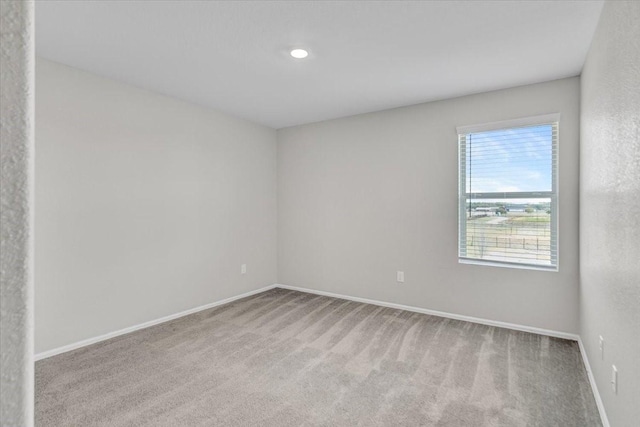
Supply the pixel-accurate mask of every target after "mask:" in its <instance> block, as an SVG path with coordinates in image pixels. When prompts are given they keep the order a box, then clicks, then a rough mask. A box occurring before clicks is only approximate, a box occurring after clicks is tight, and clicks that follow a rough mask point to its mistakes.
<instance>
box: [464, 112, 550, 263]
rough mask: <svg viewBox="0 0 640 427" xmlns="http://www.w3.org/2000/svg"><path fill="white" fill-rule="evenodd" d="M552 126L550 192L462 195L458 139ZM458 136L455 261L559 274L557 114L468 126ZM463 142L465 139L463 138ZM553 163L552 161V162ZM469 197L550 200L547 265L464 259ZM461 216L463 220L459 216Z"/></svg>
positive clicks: (465, 193)
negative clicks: (549, 258)
mask: <svg viewBox="0 0 640 427" xmlns="http://www.w3.org/2000/svg"><path fill="white" fill-rule="evenodd" d="M545 124H553V125H555V126H556V129H557V133H556V138H555V140H553V141H552V150H556V157H555V163H553V164H552V166H551V191H545V192H538V191H536V192H533V191H532V192H518V193H515V192H511V193H467V192H466V185H467V179H466V157H464V154H463V151H462V141H461V137H462V136H464V137H465V138H466V135H468V134H471V133H477V132H488V131H494V130H502V129H510V128H518V127H524V126H536V125H545ZM456 130H457V133H458V262H459V263H462V264H477V265H489V266H494V267H509V268H522V269H528V270H543V271H559V265H560V262H559V250H558V249H559V247H560V236H559V233H558V218H559V203H558V169H559V163H560V156H559V155H560V153H559V145H560V143H559V141H560V114H559V113H553V114H545V115H540V116H532V117H523V118H518V119H513V120H503V121H499V122H491V123H483V124H477V125H469V126H458V127H456ZM465 143H466V139H465ZM552 162H553V161H552ZM471 194H475V195H480V196H482V197H481V198H487V199H491V198H494V199H524V198H540V197H545V198H549V199H550V200H551V218H550V224H549V225H550V227H551V230H550V231H551V236H554V237H555V239H553V238H552V239H551V241H552V245H551V265H548V266H547V265H539V264H528V263H524V262H509V261H492V260H483V259H479V258H467V256H466V253H464V250H465V249H466V239H467V228H466V226H467V222H466V211H467V209H466V207H467V199H468V198H470V196H471ZM462 215H464V218H463V217H462Z"/></svg>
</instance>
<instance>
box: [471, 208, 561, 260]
mask: <svg viewBox="0 0 640 427" xmlns="http://www.w3.org/2000/svg"><path fill="white" fill-rule="evenodd" d="M467 257H471V258H481V259H487V260H494V261H512V262H526V263H534V264H549V263H550V261H551V217H550V215H549V214H547V213H545V212H533V213H526V212H509V213H508V214H507V215H506V216H486V217H475V218H473V219H470V220H468V221H467Z"/></svg>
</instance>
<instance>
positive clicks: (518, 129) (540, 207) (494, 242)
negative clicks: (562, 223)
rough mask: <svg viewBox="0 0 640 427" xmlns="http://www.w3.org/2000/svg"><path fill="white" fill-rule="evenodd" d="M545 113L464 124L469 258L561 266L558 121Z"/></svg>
mask: <svg viewBox="0 0 640 427" xmlns="http://www.w3.org/2000/svg"><path fill="white" fill-rule="evenodd" d="M544 119H546V120H543V122H542V123H534V124H521V123H522V122H521V121H519V122H518V123H519V125H518V126H512V127H499V128H491V126H480V127H478V129H479V130H477V131H476V130H474V129H470V130H469V128H467V129H465V128H462V131H461V130H460V129H459V134H458V144H459V160H460V164H459V171H460V177H459V239H458V241H459V258H460V260H461V261H462V262H465V261H471V262H485V263H492V264H494V263H498V264H504V265H513V266H528V267H535V268H548V269H556V268H557V265H558V232H557V218H558V203H557V191H556V188H557V168H558V122H557V121H550V122H549V121H548V117H544ZM533 121H534V122H535V120H533ZM487 128H488V129H487Z"/></svg>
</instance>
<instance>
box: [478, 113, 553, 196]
mask: <svg viewBox="0 0 640 427" xmlns="http://www.w3.org/2000/svg"><path fill="white" fill-rule="evenodd" d="M552 132H553V131H552V125H537V126H527V127H521V128H512V129H506V130H496V131H489V132H476V133H472V134H470V135H468V136H467V169H466V172H467V173H466V175H467V184H466V185H467V192H473V193H489V192H521V191H551V158H552V157H551V156H552V150H551V148H552Z"/></svg>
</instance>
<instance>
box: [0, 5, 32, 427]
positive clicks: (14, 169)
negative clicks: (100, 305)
mask: <svg viewBox="0 0 640 427" xmlns="http://www.w3.org/2000/svg"><path fill="white" fill-rule="evenodd" d="M33 42H34V40H33V3H32V2H27V1H2V2H0V46H1V47H0V120H1V123H0V141H1V142H0V182H1V183H2V185H1V186H0V239H1V243H0V245H1V246H0V352H1V356H0V375H1V383H0V421H1V422H2V425H3V426H20V427H24V426H30V425H32V424H33V321H32V319H33V286H32V270H33V266H32V252H33V251H32V248H33V245H32V239H33V227H32V225H33V221H32V214H33V188H32V182H33V151H34V150H33V66H34V64H33Z"/></svg>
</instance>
